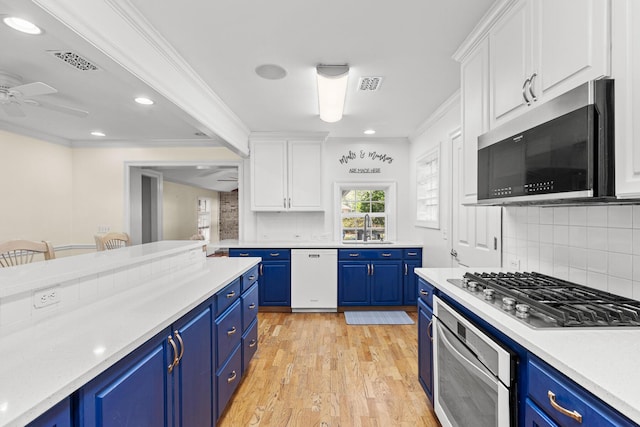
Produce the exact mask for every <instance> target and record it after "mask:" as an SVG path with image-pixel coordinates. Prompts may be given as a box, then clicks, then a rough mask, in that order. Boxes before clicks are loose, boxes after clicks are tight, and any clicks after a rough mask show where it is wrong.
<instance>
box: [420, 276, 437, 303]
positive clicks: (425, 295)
mask: <svg viewBox="0 0 640 427" xmlns="http://www.w3.org/2000/svg"><path fill="white" fill-rule="evenodd" d="M433 291H434V287H433V286H431V283H429V282H427V281H425V280H423V279H418V296H419V297H420V299H421V300H422V301H424V303H425V304H427V305H428V306H429V307H431V308H433Z"/></svg>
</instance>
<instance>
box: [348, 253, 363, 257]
mask: <svg viewBox="0 0 640 427" xmlns="http://www.w3.org/2000/svg"><path fill="white" fill-rule="evenodd" d="M349 256H350V257H359V256H360V254H349Z"/></svg>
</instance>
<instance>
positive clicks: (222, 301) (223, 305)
mask: <svg viewBox="0 0 640 427" xmlns="http://www.w3.org/2000/svg"><path fill="white" fill-rule="evenodd" d="M239 297H240V278H239V277H238V278H237V279H236V280H234V281H233V282H231V283H230V284H228V285H227V286H225V287H224V289H222V290H221V291H218V292H217V293H216V316H219V315H221V314H222V313H223V312H224V311H225V310H226V309H227V307H229V306H230V305H231V304H233V303H234V301H236V300H237V299H238V298H239Z"/></svg>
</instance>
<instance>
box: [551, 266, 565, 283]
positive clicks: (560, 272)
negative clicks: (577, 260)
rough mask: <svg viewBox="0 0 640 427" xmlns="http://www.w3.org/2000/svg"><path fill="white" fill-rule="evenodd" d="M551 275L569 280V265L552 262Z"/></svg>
mask: <svg viewBox="0 0 640 427" xmlns="http://www.w3.org/2000/svg"><path fill="white" fill-rule="evenodd" d="M553 275H554V276H555V277H558V278H560V279H563V280H569V267H568V266H566V265H556V264H553Z"/></svg>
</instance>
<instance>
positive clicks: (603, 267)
mask: <svg viewBox="0 0 640 427" xmlns="http://www.w3.org/2000/svg"><path fill="white" fill-rule="evenodd" d="M607 265H608V252H606V251H599V250H596V249H587V271H589V272H594V273H600V274H607Z"/></svg>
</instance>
